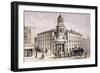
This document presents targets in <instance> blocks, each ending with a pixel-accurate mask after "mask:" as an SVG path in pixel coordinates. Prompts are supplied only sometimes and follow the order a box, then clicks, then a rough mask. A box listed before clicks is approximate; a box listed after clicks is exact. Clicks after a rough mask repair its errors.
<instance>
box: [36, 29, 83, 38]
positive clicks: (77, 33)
mask: <svg viewBox="0 0 100 73" xmlns="http://www.w3.org/2000/svg"><path fill="white" fill-rule="evenodd" d="M49 32H56V29H52V30H48V31H44V32H41V33H39V34H38V35H40V34H44V33H49ZM65 33H71V34H75V35H79V36H82V34H80V33H79V32H75V31H73V30H65Z"/></svg>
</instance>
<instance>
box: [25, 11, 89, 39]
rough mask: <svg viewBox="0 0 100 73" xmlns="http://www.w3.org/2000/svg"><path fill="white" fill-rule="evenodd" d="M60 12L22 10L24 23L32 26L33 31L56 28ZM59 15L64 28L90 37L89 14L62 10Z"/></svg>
mask: <svg viewBox="0 0 100 73" xmlns="http://www.w3.org/2000/svg"><path fill="white" fill-rule="evenodd" d="M60 13H61V12H60ZM60 13H59V12H34V11H24V23H25V24H24V25H25V26H28V27H33V30H34V32H35V33H40V32H43V31H48V30H51V29H56V26H57V18H58V16H59V15H60ZM61 15H62V17H63V18H64V25H65V29H67V30H74V31H76V32H79V33H81V34H82V35H83V37H90V14H82V13H81V14H80V13H67V12H63V13H61Z"/></svg>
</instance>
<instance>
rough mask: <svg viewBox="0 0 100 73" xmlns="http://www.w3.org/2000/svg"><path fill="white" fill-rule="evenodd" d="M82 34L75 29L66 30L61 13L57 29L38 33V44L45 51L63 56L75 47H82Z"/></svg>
mask: <svg viewBox="0 0 100 73" xmlns="http://www.w3.org/2000/svg"><path fill="white" fill-rule="evenodd" d="M81 38H82V35H81V34H80V33H78V32H75V31H73V30H66V29H65V26H64V18H63V17H62V16H61V14H60V15H59V17H58V18H57V26H56V29H52V30H49V31H45V32H41V33H39V34H37V44H38V46H37V47H39V48H40V49H42V50H43V51H45V50H47V52H48V53H49V54H54V55H55V56H56V57H61V56H63V55H65V54H70V52H71V51H72V49H73V48H75V47H80V45H81Z"/></svg>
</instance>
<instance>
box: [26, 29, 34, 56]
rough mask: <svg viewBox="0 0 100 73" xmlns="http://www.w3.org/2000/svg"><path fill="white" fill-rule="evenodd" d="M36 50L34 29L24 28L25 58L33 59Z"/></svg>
mask: <svg viewBox="0 0 100 73" xmlns="http://www.w3.org/2000/svg"><path fill="white" fill-rule="evenodd" d="M33 50H34V32H33V28H32V27H24V57H32V55H33Z"/></svg>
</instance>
